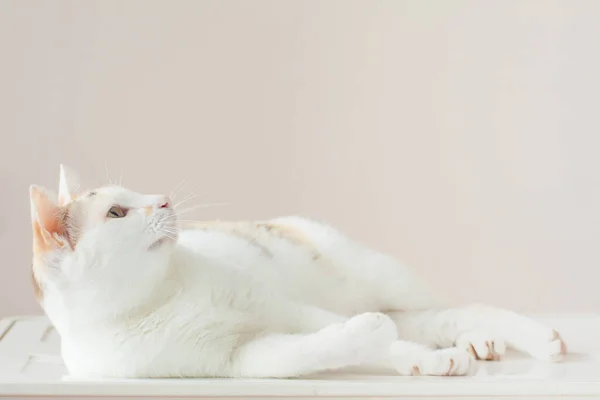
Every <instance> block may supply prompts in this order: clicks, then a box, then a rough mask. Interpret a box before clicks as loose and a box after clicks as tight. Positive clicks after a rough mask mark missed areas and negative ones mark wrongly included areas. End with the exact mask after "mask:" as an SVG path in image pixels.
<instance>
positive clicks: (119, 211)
mask: <svg viewBox="0 0 600 400" xmlns="http://www.w3.org/2000/svg"><path fill="white" fill-rule="evenodd" d="M126 215H127V210H126V209H124V208H123V207H119V206H112V207H111V208H110V209H109V210H108V212H107V213H106V216H107V217H108V218H123V217H124V216H126Z"/></svg>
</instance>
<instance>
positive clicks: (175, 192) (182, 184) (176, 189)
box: [169, 179, 188, 201]
mask: <svg viewBox="0 0 600 400" xmlns="http://www.w3.org/2000/svg"><path fill="white" fill-rule="evenodd" d="M187 184H188V183H187V181H186V180H185V179H182V180H181V181H180V182H179V183H178V184H177V186H175V187H174V188H173V190H172V191H171V193H170V194H169V197H170V198H171V200H173V201H174V200H175V198H176V197H177V195H178V194H179V193H180V192H181V190H183V188H185V187H186V186H187Z"/></svg>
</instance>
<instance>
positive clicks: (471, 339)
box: [456, 331, 506, 361]
mask: <svg viewBox="0 0 600 400" xmlns="http://www.w3.org/2000/svg"><path fill="white" fill-rule="evenodd" d="M456 347H458V348H460V349H465V350H467V351H468V352H469V353H471V355H473V357H475V359H476V360H485V361H497V360H500V358H501V357H502V356H503V355H504V353H505V352H506V344H505V343H504V341H503V340H501V339H498V338H493V337H492V336H490V335H488V334H486V333H484V332H479V331H468V332H465V333H462V334H461V335H460V336H459V337H458V338H457V339H456Z"/></svg>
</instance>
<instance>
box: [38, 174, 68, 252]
mask: <svg viewBox="0 0 600 400" xmlns="http://www.w3.org/2000/svg"><path fill="white" fill-rule="evenodd" d="M29 198H30V203H31V225H32V228H33V251H34V253H35V255H36V256H40V255H43V254H44V253H47V252H50V251H53V250H57V249H59V248H62V247H64V246H66V245H68V244H69V240H68V230H67V224H66V218H65V212H64V210H63V209H62V208H61V207H60V206H59V205H58V203H57V201H56V197H55V196H54V195H53V194H52V193H50V192H49V191H48V190H46V189H44V188H42V187H40V186H31V187H30V188H29Z"/></svg>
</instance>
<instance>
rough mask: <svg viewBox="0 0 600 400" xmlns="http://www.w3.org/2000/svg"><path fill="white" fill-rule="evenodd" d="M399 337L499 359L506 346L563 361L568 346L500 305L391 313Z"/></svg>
mask: <svg viewBox="0 0 600 400" xmlns="http://www.w3.org/2000/svg"><path fill="white" fill-rule="evenodd" d="M389 315H390V317H391V318H392V319H393V320H394V322H396V325H397V327H398V334H399V337H400V338H402V339H406V340H413V341H416V342H419V343H423V344H426V345H429V346H437V347H452V346H457V347H460V348H463V349H467V350H469V351H470V352H471V353H473V355H474V356H476V357H477V358H478V359H482V360H496V359H498V358H500V357H501V356H502V355H503V354H504V351H505V349H506V347H507V346H508V347H512V348H514V349H516V350H518V351H521V352H524V353H527V354H529V355H531V356H533V357H534V358H537V359H539V360H546V361H560V360H561V359H562V358H563V356H564V355H565V354H566V346H565V343H564V341H563V340H562V338H561V337H560V335H559V334H558V333H557V332H556V331H555V330H553V329H551V328H549V327H547V326H545V325H543V324H540V323H539V322H537V321H534V320H533V319H530V318H527V317H524V316H522V315H519V314H517V313H514V312H512V311H508V310H505V309H501V308H496V307H491V306H485V305H474V306H470V307H464V308H453V309H445V310H427V311H404V312H390V313H389Z"/></svg>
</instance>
